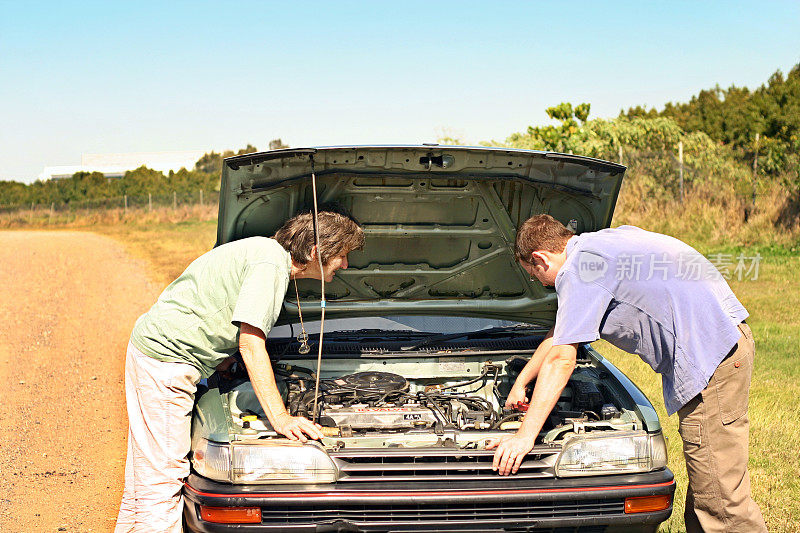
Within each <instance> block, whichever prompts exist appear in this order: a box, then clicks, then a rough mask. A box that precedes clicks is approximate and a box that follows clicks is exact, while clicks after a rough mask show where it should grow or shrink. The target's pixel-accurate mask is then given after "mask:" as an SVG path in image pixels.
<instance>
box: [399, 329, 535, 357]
mask: <svg viewBox="0 0 800 533" xmlns="http://www.w3.org/2000/svg"><path fill="white" fill-rule="evenodd" d="M530 332H538V333H541V334H542V335H544V334H545V333H547V330H546V329H543V328H542V327H541V326H533V325H530V324H516V325H514V326H497V327H494V328H487V329H480V330H478V331H466V332H463V333H441V334H438V335H431V336H430V337H428V338H426V339H423V340H421V341H419V342H416V343H414V344H410V345H408V346H401V347H400V350H401V351H404V352H407V351H410V350H416V349H417V348H421V347H423V346H428V345H431V344H435V343H437V342H444V341H451V340H455V339H461V338H467V339H469V338H476V337H477V338H480V337H488V336H491V335H496V334H500V333H504V334H506V335H508V334H511V335H516V334H519V333H530Z"/></svg>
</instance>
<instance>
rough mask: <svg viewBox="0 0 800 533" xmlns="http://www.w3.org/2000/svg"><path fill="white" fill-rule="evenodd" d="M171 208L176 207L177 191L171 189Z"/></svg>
mask: <svg viewBox="0 0 800 533" xmlns="http://www.w3.org/2000/svg"><path fill="white" fill-rule="evenodd" d="M172 209H178V193H176V192H175V191H172Z"/></svg>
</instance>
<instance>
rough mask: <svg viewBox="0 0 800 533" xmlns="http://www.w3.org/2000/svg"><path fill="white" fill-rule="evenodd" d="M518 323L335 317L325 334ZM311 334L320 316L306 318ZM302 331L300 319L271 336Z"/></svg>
mask: <svg viewBox="0 0 800 533" xmlns="http://www.w3.org/2000/svg"><path fill="white" fill-rule="evenodd" d="M516 324H518V322H514V321H511V320H495V319H490V318H469V317H461V316H459V317H455V316H387V317H359V318H334V319H329V320H326V321H325V334H330V333H335V332H337V331H357V330H363V329H373V330H382V331H416V332H425V333H468V332H471V331H480V330H482V329H487V328H496V327H505V326H513V325H516ZM305 330H306V333H308V334H314V333H319V320H311V321H307V322H305ZM298 333H300V323H299V322H296V323H294V324H291V325H289V324H286V325H283V326H276V327H274V328H272V330H271V331H270V332H269V335H268V338H270V339H280V338H287V337H295V336H296V335H297V334H298Z"/></svg>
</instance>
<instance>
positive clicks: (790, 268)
mask: <svg viewBox="0 0 800 533" xmlns="http://www.w3.org/2000/svg"><path fill="white" fill-rule="evenodd" d="M734 251H735V252H736V253H738V252H743V253H744V254H745V255H747V256H752V255H755V251H756V249H744V250H733V249H728V250H713V252H722V253H733V252H734ZM770 252H773V253H770ZM775 252H777V253H775ZM759 253H761V255H762V256H763V257H764V259H763V260H762V262H761V264H760V268H759V276H758V279H757V280H742V281H737V280H733V281H730V285H731V287H732V288H733V290H734V292H735V293H736V295H737V296H738V297H739V300H740V301H741V302H742V304H744V306H745V307H746V308H747V310H748V311H749V312H750V318H749V319H748V320H747V322H748V324H750V326H751V328H752V329H753V336H754V337H755V339H756V361H755V369H754V371H753V381H752V385H751V389H750V411H749V415H750V463H749V467H750V479H751V482H752V491H753V497H754V498H755V500H756V502H758V504H759V505H760V506H761V511H762V512H763V513H764V519H765V520H766V522H767V527H768V528H769V530H770V531H776V532H800V523H798V521H797V518H798V517H800V466H798V465H799V464H800V461H799V460H798V452H799V451H800V358H798V343H799V342H800V275H798V272H800V257H798V256H797V255H796V254H795V255H790V253H788V251H787V250H786V249H784V248H780V249H778V250H772V251H771V250H769V249H766V248H762V249H759ZM595 348H597V350H598V351H599V352H601V353H602V354H603V355H604V356H606V357H607V358H608V359H610V360H611V361H612V362H613V363H614V364H615V365H616V366H617V367H619V368H620V369H621V370H622V371H623V372H625V374H627V375H628V377H630V378H631V379H632V380H633V381H634V382H635V383H636V384H637V385H638V386H639V387H640V388H641V389H642V390H643V391H644V392H645V394H647V397H648V398H650V400H651V401H652V402H653V405H655V406H656V410H657V411H658V415H659V418H660V419H661V423H662V425H663V426H664V433H665V435H666V436H667V439H668V441H669V467H670V469H671V470H672V471H673V472H674V473H675V478H676V480H677V483H678V487H677V491H676V493H675V508H674V511H673V514H672V517H671V518H670V520H669V521H668V522H666V523H665V524H664V525H663V526H662V529H661V530H662V531H668V532H680V531H685V528H684V524H683V504H684V498H685V497H686V482H687V479H686V467H685V465H684V463H683V453H682V451H681V439H680V436H679V435H678V416H677V415H673V416H672V417H670V418H667V414H666V409H665V408H664V401H663V400H662V396H661V380H660V378H659V377H658V375H656V374H655V373H654V372H653V371H652V369H651V368H650V367H649V366H648V365H646V364H645V363H644V362H642V361H641V360H640V359H639V358H638V357H637V356H635V355H630V354H627V353H625V352H623V351H621V350H618V349H616V348H614V347H613V346H611V345H610V344H608V343H606V342H604V341H598V342H597V343H595Z"/></svg>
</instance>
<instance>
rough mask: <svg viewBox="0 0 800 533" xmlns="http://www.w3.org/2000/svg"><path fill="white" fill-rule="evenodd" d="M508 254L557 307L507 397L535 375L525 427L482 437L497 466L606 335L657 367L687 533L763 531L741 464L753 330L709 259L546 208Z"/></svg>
mask: <svg viewBox="0 0 800 533" xmlns="http://www.w3.org/2000/svg"><path fill="white" fill-rule="evenodd" d="M516 254H517V259H518V260H519V262H520V264H521V265H522V267H523V268H524V269H525V270H526V271H527V272H528V273H529V274H530V275H531V276H535V277H536V278H537V279H538V280H539V281H540V282H541V283H542V284H543V285H545V286H554V287H555V289H556V294H557V295H558V311H557V314H556V323H555V326H553V329H551V330H550V333H549V334H548V335H547V337H546V338H545V340H544V341H543V342H542V344H541V345H540V346H539V347H538V348H537V349H536V352H535V353H534V354H533V357H532V358H531V360H530V361H529V362H528V364H527V365H526V366H525V368H524V369H523V370H522V372H521V373H520V375H519V377H518V378H517V381H516V383H515V384H514V386H513V387H512V390H511V393H510V394H509V397H508V400H507V405H508V406H510V405H514V404H516V403H517V402H519V401H524V400H525V399H526V398H525V386H526V385H527V384H528V383H529V382H531V381H532V380H533V379H534V378H536V385H535V387H534V390H533V395H532V398H531V402H530V403H531V407H530V408H529V410H528V412H527V414H526V416H525V419H524V420H523V423H522V427H521V428H520V429H519V431H517V433H516V434H515V435H513V436H508V437H504V438H503V439H500V440H497V441H494V442H492V443H490V445H489V446H488V447H497V451H496V452H495V457H494V464H493V467H494V469H495V470H498V471H499V473H500V474H501V475H506V474H509V473H514V472H516V471H517V469H518V468H519V465H520V464H521V462H522V459H523V458H524V457H525V455H526V454H527V453H528V452H529V451H530V450H531V449H532V448H533V445H534V441H535V440H536V436H537V435H538V434H539V431H540V430H541V428H542V425H543V424H544V421H545V419H546V418H547V416H548V415H549V413H550V412H551V411H552V409H553V407H554V406H555V404H556V401H557V400H558V398H559V396H560V394H561V391H562V389H563V388H564V387H565V386H566V384H567V381H568V380H569V377H570V376H571V374H572V371H573V370H574V368H575V359H576V355H577V348H578V345H579V344H584V343H587V342H593V341H595V340H597V339H604V340H607V341H608V342H610V343H611V344H613V345H614V346H617V347H618V348H620V349H622V350H625V351H626V352H629V353H635V354H637V355H639V356H640V357H641V358H642V360H644V361H645V362H646V363H647V364H649V365H650V366H651V367H652V368H653V370H655V371H656V372H657V373H659V374H661V378H662V387H663V394H664V403H665V405H666V408H667V413H668V414H670V415H671V414H673V413H675V412H677V413H678V418H679V432H680V435H681V438H682V439H683V451H684V457H685V459H686V468H687V472H688V474H689V488H688V490H687V495H686V512H685V519H686V529H687V531H688V532H690V533H691V532H695V531H706V532H708V531H725V532H733V531H741V532H747V533H751V532H760V531H766V526H765V525H764V519H763V517H762V516H761V511H760V509H759V507H758V505H757V504H756V503H755V502H754V501H753V499H752V498H751V496H750V477H749V474H748V471H747V457H748V431H749V420H748V417H747V398H748V392H749V388H750V377H751V374H752V368H753V355H754V351H755V350H754V343H753V336H752V333H751V331H750V328H749V327H748V326H747V324H746V323H745V322H744V320H745V319H746V318H747V316H748V313H747V311H746V310H745V309H744V307H743V306H742V304H741V303H739V301H738V300H737V299H736V296H734V294H733V292H732V291H731V289H730V287H728V284H727V283H726V282H725V280H724V279H723V278H722V276H721V275H720V273H719V272H718V271H717V269H716V268H715V267H714V265H712V264H711V263H710V262H709V261H708V260H707V259H706V258H705V257H703V256H702V255H700V254H699V253H698V252H697V251H696V250H694V249H693V248H692V247H690V246H689V245H687V244H685V243H683V242H681V241H679V240H677V239H674V238H672V237H668V236H666V235H661V234H658V233H651V232H648V231H645V230H642V229H639V228H635V227H633V226H622V227H619V228H614V229H605V230H601V231H597V232H591V233H583V234H581V235H574V234H573V233H572V232H570V231H569V230H568V229H567V228H566V227H564V226H563V225H562V224H561V223H560V222H558V221H557V220H555V219H554V218H553V217H551V216H549V215H537V216H534V217H532V218H530V219H529V220H527V221H526V222H525V223H524V224H523V225H522V226H521V227H520V229H519V231H518V232H517V240H516Z"/></svg>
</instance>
